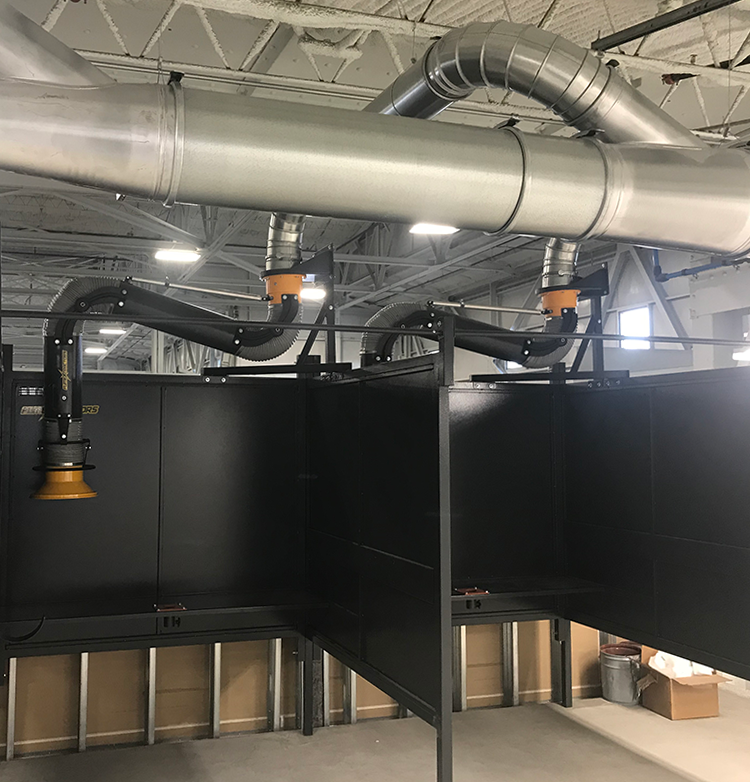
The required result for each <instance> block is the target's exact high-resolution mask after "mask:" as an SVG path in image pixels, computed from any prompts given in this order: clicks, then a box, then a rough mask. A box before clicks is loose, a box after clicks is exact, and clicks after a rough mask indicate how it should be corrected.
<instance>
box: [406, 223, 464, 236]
mask: <svg viewBox="0 0 750 782" xmlns="http://www.w3.org/2000/svg"><path fill="white" fill-rule="evenodd" d="M456 231H458V228H454V227H453V226H452V225H435V224H434V223H417V224H416V225H413V226H412V227H411V228H410V229H409V233H410V234H431V235H438V236H446V235H448V234H454V233H456Z"/></svg>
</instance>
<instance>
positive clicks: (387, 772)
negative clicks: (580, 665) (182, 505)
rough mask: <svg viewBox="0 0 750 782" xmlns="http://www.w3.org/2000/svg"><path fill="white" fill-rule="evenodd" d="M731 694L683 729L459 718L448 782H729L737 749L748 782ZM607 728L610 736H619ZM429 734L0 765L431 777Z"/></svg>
mask: <svg viewBox="0 0 750 782" xmlns="http://www.w3.org/2000/svg"><path fill="white" fill-rule="evenodd" d="M735 699H736V700H737V701H740V704H738V705H737V707H736V708H735V704H733V703H731V702H728V703H727V704H725V710H726V712H727V714H726V717H722V718H720V719H719V720H717V721H711V720H705V721H696V722H692V723H689V724H688V723H670V722H669V721H667V720H664V719H663V718H661V717H658V716H656V715H652V714H650V713H649V712H646V711H645V710H644V709H634V710H627V709H624V710H623V709H620V708H618V707H610V704H604V703H603V702H596V701H594V702H582V703H581V704H580V705H579V706H578V707H577V708H576V709H573V710H572V711H571V712H568V713H562V712H560V711H557V710H556V708H555V707H550V706H548V705H529V706H523V707H520V708H517V709H504V710H487V711H472V712H468V713H466V714H461V715H457V716H456V720H455V729H454V735H455V743H456V753H455V754H456V782H506V781H507V782H603V780H604V781H606V782H633V780H637V782H685V780H686V779H688V780H694V779H701V780H708V782H714V780H716V782H718V780H721V782H729V781H730V779H731V780H732V782H734V780H735V779H736V780H739V779H740V777H739V776H735V777H730V776H729V775H728V774H727V773H725V772H724V771H722V770H721V764H723V763H725V762H726V757H725V756H726V754H731V752H732V751H733V752H735V754H734V755H732V757H733V758H734V759H735V760H737V758H738V755H737V754H736V753H737V751H739V752H740V755H741V754H742V753H743V752H744V758H745V760H744V763H745V766H744V776H742V779H743V782H747V779H748V770H747V769H748V768H750V763H749V762H748V752H750V750H748V741H747V738H748V733H747V726H748V724H750V723H749V722H748V721H750V700H747V699H741V698H739V697H736V696H735ZM725 700H726V699H725ZM742 707H744V709H743V708H742ZM735 712H736V714H735ZM737 720H739V722H737V724H735V722H736V721H737ZM743 720H748V721H745V722H743ZM712 722H715V724H714V725H712ZM639 723H642V724H643V725H645V726H646V727H645V728H642V727H637V726H638V724H639ZM743 725H744V726H745V727H744V733H743V727H742V726H743ZM592 727H594V728H595V729H592ZM638 731H640V733H639V732H638ZM727 731H728V733H727ZM608 732H613V733H614V734H617V736H618V738H617V741H615V740H613V739H612V738H611V737H610V736H609V735H608ZM434 736H435V734H434V731H433V730H432V729H431V728H430V727H429V726H427V725H426V724H424V723H423V722H422V721H421V720H418V719H416V718H411V719H408V720H383V721H369V722H361V723H359V724H358V725H356V726H347V727H344V726H342V727H333V728H329V729H326V730H320V731H318V732H317V733H316V735H315V736H314V737H312V738H304V737H302V736H301V735H300V734H298V733H296V732H284V733H276V734H255V735H244V736H234V737H231V736H230V737H224V738H222V739H219V740H215V741H211V740H205V741H194V742H186V743H181V744H161V745H157V746H155V747H133V748H128V749H119V750H112V749H107V750H92V751H89V752H87V753H85V754H82V755H63V756H52V757H41V758H32V759H19V760H15V761H12V762H11V763H8V764H5V763H2V764H0V780H2V782H133V780H142V781H143V782H352V781H354V782H390V780H394V782H395V781H396V780H398V782H434V779H435V773H434V755H433V753H434ZM639 737H645V738H646V739H648V740H649V741H651V739H652V737H656V740H655V744H654V746H651V747H650V750H649V751H651V752H652V754H653V750H654V749H656V750H658V751H659V752H666V754H667V755H669V757H670V758H671V759H672V760H673V754H674V751H675V748H676V746H677V745H678V744H679V745H680V746H682V748H683V749H685V750H687V749H688V747H687V745H688V744H689V745H690V748H689V752H690V753H692V756H693V757H694V758H700V757H704V758H705V759H706V760H708V758H709V757H710V758H711V760H712V765H713V766H714V771H716V775H714V776H713V777H708V776H706V777H696V776H691V775H688V774H685V773H682V772H680V771H676V770H674V768H672V769H671V768H669V767H666V766H665V765H664V764H663V763H662V762H655V760H654V759H653V758H648V757H644V754H643V752H642V751H641V749H640V748H639V747H640V744H641V738H639ZM665 737H668V738H669V740H667V739H666V738H665ZM704 741H705V742H706V743H705V745H704V746H703V747H702V748H699V747H698V744H699V743H700V742H704ZM628 742H633V747H635V748H637V749H638V751H634V749H633V748H631V747H630V746H626V744H627V743H628ZM716 742H719V743H716ZM670 762H671V760H670ZM738 762H739V761H738ZM672 765H673V766H674V763H672ZM707 765H708V764H707ZM737 770H739V768H737Z"/></svg>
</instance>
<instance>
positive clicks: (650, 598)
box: [565, 523, 657, 635]
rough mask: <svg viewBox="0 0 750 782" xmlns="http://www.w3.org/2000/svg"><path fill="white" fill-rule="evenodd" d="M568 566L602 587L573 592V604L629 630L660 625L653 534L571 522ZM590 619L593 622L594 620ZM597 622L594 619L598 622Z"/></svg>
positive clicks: (653, 628) (652, 630)
mask: <svg viewBox="0 0 750 782" xmlns="http://www.w3.org/2000/svg"><path fill="white" fill-rule="evenodd" d="M565 539H566V544H567V560H568V568H569V572H570V573H571V574H572V575H574V576H575V577H576V578H580V579H583V580H584V581H588V582H590V583H592V584H598V585H601V587H602V588H601V589H599V590H596V591H592V592H590V593H587V592H583V593H581V594H577V595H573V596H571V597H570V598H569V600H570V607H571V609H572V610H574V611H577V612H580V613H582V614H585V615H586V616H587V617H588V618H589V621H590V619H591V618H592V617H593V618H594V619H601V620H603V621H604V622H605V623H606V624H609V623H615V624H617V625H618V626H619V627H621V628H623V634H624V635H626V634H627V631H628V630H633V631H638V630H640V631H641V632H647V633H649V634H654V633H656V631H657V619H656V606H655V603H654V559H653V557H654V550H653V541H652V539H651V536H650V535H648V534H645V533H640V532H632V531H630V530H622V529H616V528H609V529H608V528H606V527H603V526H601V525H599V524H574V523H571V524H569V525H568V527H567V529H566V534H565ZM590 623H591V622H590ZM594 624H595V622H594Z"/></svg>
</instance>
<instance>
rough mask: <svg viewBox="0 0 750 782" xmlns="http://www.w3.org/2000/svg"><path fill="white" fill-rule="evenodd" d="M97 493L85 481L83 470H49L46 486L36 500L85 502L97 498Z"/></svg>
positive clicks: (33, 495) (33, 496)
mask: <svg viewBox="0 0 750 782" xmlns="http://www.w3.org/2000/svg"><path fill="white" fill-rule="evenodd" d="M96 496H97V494H96V492H95V491H94V490H93V489H92V488H91V487H90V486H89V485H88V484H87V483H86V481H84V480H83V470H80V469H79V470H49V471H48V472H47V477H46V479H45V481H44V485H43V486H42V488H41V489H39V491H38V492H36V494H32V499H35V500H83V499H87V498H89V497H96Z"/></svg>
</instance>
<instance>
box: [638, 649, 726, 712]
mask: <svg viewBox="0 0 750 782" xmlns="http://www.w3.org/2000/svg"><path fill="white" fill-rule="evenodd" d="M655 654H656V649H651V648H649V647H647V646H644V647H643V650H642V652H641V661H642V662H643V664H644V665H645V666H647V667H646V669H645V670H644V673H645V674H646V678H645V680H644V682H643V686H644V689H643V693H642V695H641V704H642V705H643V706H645V707H646V708H647V709H650V710H651V711H654V712H656V713H657V714H661V715H662V717H666V718H667V719H670V720H693V719H698V718H703V717H718V716H719V684H720V683H721V682H725V681H727V679H726V678H725V677H724V676H721V675H720V674H717V673H714V674H712V675H710V676H708V675H701V676H698V675H696V676H688V677H683V678H676V677H672V676H669V675H667V674H665V673H662V672H661V671H656V670H654V669H653V668H650V667H648V662H649V660H650V659H651V658H652V657H653V656H654V655H655Z"/></svg>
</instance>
